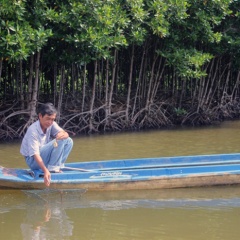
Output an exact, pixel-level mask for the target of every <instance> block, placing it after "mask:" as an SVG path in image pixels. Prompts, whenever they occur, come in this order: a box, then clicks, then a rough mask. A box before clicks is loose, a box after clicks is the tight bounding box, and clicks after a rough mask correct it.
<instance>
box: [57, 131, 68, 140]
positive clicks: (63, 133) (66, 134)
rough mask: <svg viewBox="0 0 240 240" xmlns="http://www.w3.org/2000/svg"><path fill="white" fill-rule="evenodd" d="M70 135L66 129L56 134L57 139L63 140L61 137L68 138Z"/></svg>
mask: <svg viewBox="0 0 240 240" xmlns="http://www.w3.org/2000/svg"><path fill="white" fill-rule="evenodd" d="M68 137H69V135H68V133H67V132H65V131H60V132H59V133H58V134H57V135H56V140H61V139H66V138H68Z"/></svg>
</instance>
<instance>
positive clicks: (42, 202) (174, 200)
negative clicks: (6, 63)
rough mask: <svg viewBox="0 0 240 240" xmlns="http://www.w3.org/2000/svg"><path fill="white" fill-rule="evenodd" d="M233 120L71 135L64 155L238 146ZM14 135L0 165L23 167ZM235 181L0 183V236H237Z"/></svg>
mask: <svg viewBox="0 0 240 240" xmlns="http://www.w3.org/2000/svg"><path fill="white" fill-rule="evenodd" d="M239 143H240V121H230V122H224V123H222V124H220V125H218V126H210V127H201V128H179V129H174V130H159V131H156V130H155V131H146V132H137V133H136V132H135V133H117V134H107V135H95V136H84V137H77V138H74V148H73V151H72V153H71V155H70V157H69V159H68V161H69V162H77V161H92V160H105V159H106V160H108V159H124V158H143V157H161V156H183V155H198V154H215V153H237V152H240V149H239ZM19 148H20V142H14V143H2V144H0V165H2V166H5V167H26V165H25V163H24V160H23V158H22V157H21V156H20V154H19ZM239 224H240V186H225V187H205V188H187V189H165V190H144V191H142V190H140V191H121V192H84V191H81V190H79V191H68V192H64V193H61V192H59V191H48V190H46V191H45V190H44V191H40V192H39V191H35V192H28V191H15V190H0V239H8V240H17V239H34V240H35V239H40V240H42V239H49V240H52V239H58V240H59V239H80V240H135V239H136V240H145V239H152V240H195V239H196V240H202V239H204V240H205V239H211V240H224V239H227V240H237V239H239V236H240V228H239Z"/></svg>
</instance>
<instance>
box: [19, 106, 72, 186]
mask: <svg viewBox="0 0 240 240" xmlns="http://www.w3.org/2000/svg"><path fill="white" fill-rule="evenodd" d="M37 114H38V120H37V121H36V122H34V123H33V124H32V125H31V126H30V127H29V128H28V130H27V132H26V134H25V136H24V138H23V140H22V144H21V148H20V153H21V154H22V155H23V156H24V157H25V160H26V163H27V165H28V166H29V168H30V169H31V170H42V171H43V173H44V183H45V185H46V186H49V185H50V182H51V173H53V172H61V168H63V167H64V163H65V162H66V160H67V157H68V155H69V153H70V152H71V150H72V147H73V141H72V139H71V138H70V137H69V135H68V133H67V132H66V131H64V130H63V129H62V128H61V127H60V126H59V125H58V124H57V123H56V122H55V119H56V116H57V110H56V108H55V107H54V106H53V104H52V103H45V104H41V105H40V107H39V108H38V111H37Z"/></svg>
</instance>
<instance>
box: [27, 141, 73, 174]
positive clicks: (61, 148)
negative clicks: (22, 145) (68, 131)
mask: <svg viewBox="0 0 240 240" xmlns="http://www.w3.org/2000/svg"><path fill="white" fill-rule="evenodd" d="M54 142H55V140H52V141H51V142H49V143H47V144H46V145H44V146H42V147H41V148H40V156H41V158H42V160H43V162H44V164H45V166H46V167H47V168H48V170H49V171H59V170H60V168H62V167H64V163H65V162H66V160H67V157H68V155H69V153H70V152H71V150H72V147H73V140H72V139H71V138H70V137H68V138H67V139H63V140H58V141H57V144H58V146H57V147H54ZM26 163H27V165H28V166H29V168H31V169H32V170H37V169H40V167H39V165H38V163H37V162H36V161H35V159H34V157H33V156H31V157H26Z"/></svg>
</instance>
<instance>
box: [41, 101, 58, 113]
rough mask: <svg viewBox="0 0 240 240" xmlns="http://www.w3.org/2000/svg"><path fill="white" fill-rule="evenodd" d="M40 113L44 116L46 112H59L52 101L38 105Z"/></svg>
mask: <svg viewBox="0 0 240 240" xmlns="http://www.w3.org/2000/svg"><path fill="white" fill-rule="evenodd" d="M39 113H40V114H41V115H42V116H44V115H46V114H47V115H53V114H57V109H56V108H55V107H54V105H53V104H52V103H44V104H41V105H40V106H39V107H38V111H37V114H39Z"/></svg>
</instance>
